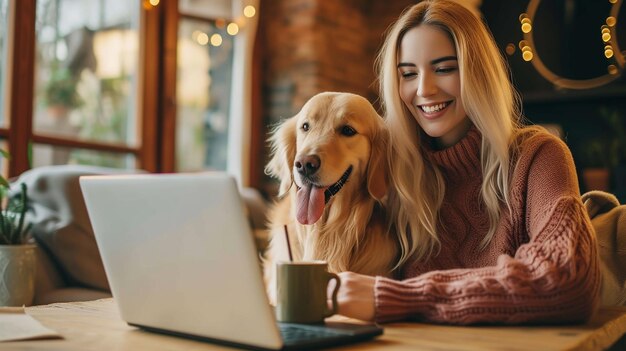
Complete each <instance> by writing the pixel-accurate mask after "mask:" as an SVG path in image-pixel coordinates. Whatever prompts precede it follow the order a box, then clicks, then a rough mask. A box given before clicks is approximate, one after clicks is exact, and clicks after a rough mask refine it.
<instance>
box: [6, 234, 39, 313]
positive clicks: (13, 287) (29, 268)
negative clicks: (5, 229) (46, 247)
mask: <svg viewBox="0 0 626 351" xmlns="http://www.w3.org/2000/svg"><path fill="white" fill-rule="evenodd" d="M35 260H36V257H35V245H30V244H27V245H0V306H22V305H26V306H29V305H31V304H32V303H33V298H34V296H35V269H36V265H35V263H36V261H35Z"/></svg>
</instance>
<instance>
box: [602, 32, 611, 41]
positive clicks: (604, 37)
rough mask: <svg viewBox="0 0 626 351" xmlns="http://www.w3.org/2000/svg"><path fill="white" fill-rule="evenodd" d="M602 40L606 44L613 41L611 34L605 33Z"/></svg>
mask: <svg viewBox="0 0 626 351" xmlns="http://www.w3.org/2000/svg"><path fill="white" fill-rule="evenodd" d="M602 40H603V41H604V42H605V43H606V42H608V41H609V40H611V34H609V33H604V34H602Z"/></svg>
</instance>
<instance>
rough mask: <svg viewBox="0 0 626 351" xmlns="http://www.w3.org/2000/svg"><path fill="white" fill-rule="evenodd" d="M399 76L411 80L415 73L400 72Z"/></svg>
mask: <svg viewBox="0 0 626 351" xmlns="http://www.w3.org/2000/svg"><path fill="white" fill-rule="evenodd" d="M400 75H401V76H402V78H404V79H407V78H411V77H413V76H416V75H417V73H415V72H402V73H400Z"/></svg>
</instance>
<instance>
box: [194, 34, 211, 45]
mask: <svg viewBox="0 0 626 351" xmlns="http://www.w3.org/2000/svg"><path fill="white" fill-rule="evenodd" d="M196 42H197V43H198V44H200V45H206V44H208V43H209V36H208V35H207V34H206V33H204V32H200V33H198V36H197V37H196Z"/></svg>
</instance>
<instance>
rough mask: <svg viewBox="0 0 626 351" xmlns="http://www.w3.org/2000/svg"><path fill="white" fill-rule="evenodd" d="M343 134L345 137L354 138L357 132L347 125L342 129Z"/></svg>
mask: <svg viewBox="0 0 626 351" xmlns="http://www.w3.org/2000/svg"><path fill="white" fill-rule="evenodd" d="M341 134H342V135H345V136H353V135H355V134H356V130H354V128H352V127H350V126H348V125H345V126H343V127H341Z"/></svg>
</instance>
